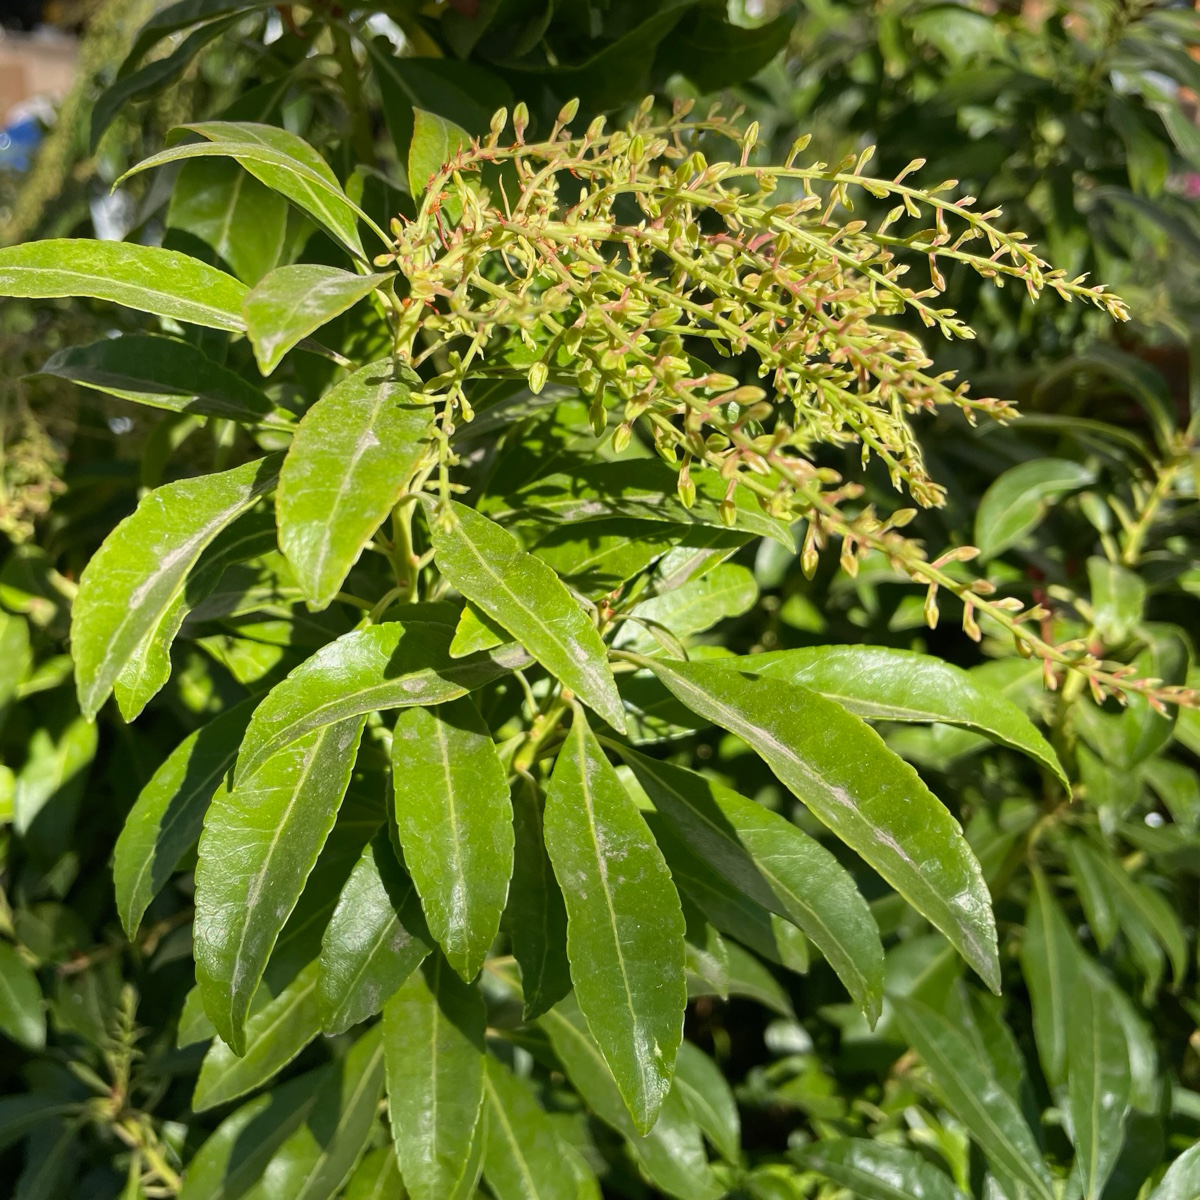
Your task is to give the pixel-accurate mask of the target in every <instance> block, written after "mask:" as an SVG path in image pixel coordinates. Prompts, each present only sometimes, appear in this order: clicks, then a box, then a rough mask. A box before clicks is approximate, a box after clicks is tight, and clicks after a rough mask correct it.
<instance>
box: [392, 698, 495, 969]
mask: <svg viewBox="0 0 1200 1200" xmlns="http://www.w3.org/2000/svg"><path fill="white" fill-rule="evenodd" d="M392 769H393V790H394V793H395V800H396V830H397V833H398V835H399V838H400V846H401V848H402V850H403V851H404V862H405V865H406V866H407V868H408V871H409V873H410V874H411V875H412V878H413V882H414V883H415V884H416V888H417V892H418V894H419V895H420V897H421V906H422V908H423V909H424V911H425V917H426V920H427V921H428V922H429V931H430V933H431V934H432V935H433V937H434V938H435V940H436V941H437V943H438V945H440V946H441V947H442V951H443V953H444V954H445V955H446V960H447V961H448V962H449V963H450V965H451V966H452V967H453V968H454V969H455V970H456V971H457V972H458V973H459V974H460V975H461V976H462V977H463V979H467V980H470V979H473V978H474V977H475V975H476V974H478V972H479V969H480V967H482V966H483V960H484V958H485V957H486V956H487V952H488V950H489V949H490V947H491V945H492V942H493V941H495V939H496V934H497V933H498V932H499V929H500V916H501V914H502V913H503V912H504V903H505V900H506V898H507V896H508V883H509V879H510V878H511V877H512V870H513V811H512V804H511V802H510V800H509V794H508V777H507V772H506V771H505V769H504V764H503V763H502V762H501V761H500V756H499V754H498V753H497V751H496V746H495V743H494V742H493V741H492V735H491V733H490V731H489V730H488V727H487V724H486V722H485V721H484V720H483V718H482V717H481V716H480V715H479V712H478V710H477V709H476V708H475V705H474V704H473V703H472V701H471V698H470V697H469V696H463V697H460V698H459V699H457V700H450V701H447V702H446V703H444V704H440V705H438V706H437V707H436V708H415V707H414V708H408V709H405V710H404V711H403V712H401V713H400V715H399V717H398V718H397V720H396V725H395V729H394V730H393V732H392Z"/></svg>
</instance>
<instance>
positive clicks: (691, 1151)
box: [538, 996, 725, 1200]
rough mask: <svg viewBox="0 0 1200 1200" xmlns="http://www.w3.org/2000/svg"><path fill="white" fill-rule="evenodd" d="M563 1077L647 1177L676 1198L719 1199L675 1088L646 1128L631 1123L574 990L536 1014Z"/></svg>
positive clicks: (694, 1128) (699, 1140)
mask: <svg viewBox="0 0 1200 1200" xmlns="http://www.w3.org/2000/svg"><path fill="white" fill-rule="evenodd" d="M538 1024H539V1025H540V1026H541V1027H542V1029H544V1030H545V1032H546V1035H547V1036H548V1037H549V1038H550V1044H551V1046H552V1047H553V1048H554V1055H555V1057H556V1058H557V1059H558V1061H559V1062H560V1063H561V1064H562V1068H563V1070H564V1071H565V1072H566V1075H567V1078H568V1079H569V1080H570V1081H571V1083H572V1085H573V1086H574V1088H575V1090H576V1091H577V1092H578V1093H579V1094H580V1096H582V1097H583V1099H584V1102H585V1103H586V1104H587V1106H588V1108H589V1109H590V1110H591V1111H592V1112H593V1113H595V1114H596V1116H597V1117H599V1118H600V1120H601V1121H603V1122H604V1123H605V1124H606V1125H608V1126H610V1127H611V1128H613V1129H615V1130H616V1131H617V1132H618V1133H619V1134H621V1136H622V1137H623V1138H624V1139H625V1141H626V1143H627V1145H628V1146H629V1149H630V1151H631V1152H632V1153H633V1156H634V1159H635V1160H636V1161H637V1164H638V1166H639V1167H640V1168H641V1170H642V1171H643V1173H644V1174H645V1175H646V1177H647V1178H648V1179H649V1180H650V1182H651V1183H652V1184H653V1185H654V1186H655V1187H656V1188H658V1189H659V1190H661V1191H664V1192H666V1193H667V1195H669V1196H675V1197H677V1198H678V1200H717V1197H719V1196H722V1195H724V1194H725V1193H724V1189H722V1188H721V1186H720V1185H719V1184H718V1183H717V1181H716V1179H715V1178H714V1177H713V1173H712V1170H711V1168H710V1167H709V1165H708V1157H707V1155H706V1154H705V1153H704V1142H703V1140H702V1138H701V1134H700V1129H699V1127H698V1126H697V1125H696V1123H695V1122H694V1121H693V1120H692V1118H691V1115H690V1114H689V1113H688V1111H687V1107H686V1105H685V1104H684V1103H683V1100H682V1099H681V1098H680V1096H679V1094H678V1093H677V1092H675V1091H672V1092H671V1093H669V1094H668V1096H667V1098H666V1100H665V1101H664V1103H663V1106H662V1108H661V1110H660V1111H659V1114H658V1120H657V1121H656V1122H655V1123H654V1127H653V1128H652V1129H651V1130H649V1132H647V1133H645V1134H643V1133H641V1132H640V1131H639V1130H638V1129H636V1128H635V1127H634V1124H633V1121H632V1120H631V1119H630V1116H629V1110H628V1109H627V1108H626V1107H625V1103H624V1099H623V1097H622V1095H621V1091H620V1089H619V1088H618V1087H617V1084H616V1081H615V1080H614V1079H613V1076H612V1072H611V1071H610V1070H609V1069H608V1064H607V1063H606V1062H605V1060H604V1056H603V1055H602V1054H601V1053H600V1048H599V1047H598V1046H597V1045H596V1043H595V1041H594V1040H593V1038H592V1036H591V1034H590V1033H589V1032H588V1025H587V1022H586V1021H585V1019H584V1016H583V1013H581V1012H580V1011H579V1005H578V1004H577V1003H576V1001H575V997H574V996H568V997H567V998H566V999H565V1000H564V1001H562V1003H560V1004H556V1005H555V1006H554V1007H553V1008H552V1009H551V1010H550V1011H549V1012H548V1013H545V1014H544V1015H543V1016H541V1017H539V1018H538Z"/></svg>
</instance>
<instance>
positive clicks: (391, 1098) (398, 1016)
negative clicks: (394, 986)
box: [383, 954, 486, 1200]
mask: <svg viewBox="0 0 1200 1200" xmlns="http://www.w3.org/2000/svg"><path fill="white" fill-rule="evenodd" d="M485 1020H486V1014H485V1011H484V1004H483V998H482V996H481V995H480V994H479V992H478V991H477V990H476V989H475V988H473V987H471V986H469V985H468V984H465V983H463V981H462V980H461V979H459V978H458V976H457V975H456V974H455V973H454V971H453V970H451V968H450V966H449V964H448V963H447V962H446V961H445V960H444V959H443V958H442V957H441V955H440V954H435V955H433V956H432V957H431V958H430V959H429V960H428V961H427V962H426V964H425V965H424V966H423V967H422V969H421V970H419V971H414V972H413V973H412V975H410V976H409V977H408V979H407V980H406V981H405V983H404V985H403V986H402V987H401V988H400V990H399V991H398V992H396V994H395V995H394V996H393V997H392V998H391V999H390V1000H389V1001H388V1002H387V1004H386V1006H385V1007H384V1010H383V1044H384V1054H385V1057H386V1061H387V1091H388V1112H389V1114H390V1117H391V1122H392V1137H393V1138H394V1139H395V1142H396V1153H397V1154H398V1156H399V1158H400V1173H401V1174H402V1175H403V1177H404V1183H405V1186H406V1187H407V1188H408V1191H409V1194H410V1195H411V1196H412V1200H445V1198H446V1197H449V1196H457V1195H459V1194H461V1193H460V1191H459V1187H460V1185H461V1184H462V1183H463V1181H464V1178H465V1177H466V1176H467V1175H469V1174H470V1173H472V1171H473V1170H475V1169H477V1166H473V1164H472V1163H471V1155H472V1151H473V1150H474V1153H475V1158H476V1164H477V1163H478V1158H479V1155H480V1154H481V1151H482V1146H479V1147H478V1148H476V1147H475V1146H474V1143H475V1141H476V1135H477V1131H478V1127H479V1124H480V1115H481V1110H482V1107H483V1093H484V1088H483V1079H484V1069H485V1063H484V1048H483V1031H484V1024H485ZM471 1182H472V1184H473V1180H472V1181H471Z"/></svg>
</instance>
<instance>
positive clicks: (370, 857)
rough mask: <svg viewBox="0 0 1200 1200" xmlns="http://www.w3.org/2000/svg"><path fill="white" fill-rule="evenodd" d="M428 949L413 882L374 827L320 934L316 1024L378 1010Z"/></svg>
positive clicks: (326, 1025)
mask: <svg viewBox="0 0 1200 1200" xmlns="http://www.w3.org/2000/svg"><path fill="white" fill-rule="evenodd" d="M431 948H432V938H431V937H430V936H429V932H428V930H427V929H426V928H425V922H424V920H423V918H422V917H421V912H420V906H419V904H418V902H417V897H416V888H415V887H414V886H413V882H412V880H411V879H410V878H409V877H408V876H407V875H406V874H405V872H404V870H403V868H402V867H401V866H400V864H399V863H398V862H396V856H395V854H394V853H393V851H392V846H391V839H390V838H389V836H388V833H387V831H386V830H382V831H380V832H379V833H378V834H376V835H375V837H374V838H373V839H372V841H371V842H370V843H369V844H368V846H367V848H366V849H365V850H364V851H363V854H362V858H360V859H359V860H358V862H357V863H356V864H355V866H354V870H353V871H352V872H351V874H350V878H349V879H348V880H347V881H346V885H345V887H343V888H342V892H341V896H340V897H339V898H338V903H337V907H336V908H335V909H334V910H333V916H332V917H330V919H329V924H328V926H327V927H326V929H325V935H324V937H323V938H322V940H321V959H320V966H321V971H320V978H319V980H318V984H317V1002H318V1005H319V1007H320V1014H321V1028H322V1030H323V1031H324V1032H325V1033H327V1034H332V1033H345V1031H346V1030H347V1029H349V1028H350V1027H351V1026H352V1025H357V1024H358V1023H359V1022H360V1021H365V1020H366V1019H367V1018H368V1017H372V1016H374V1015H375V1014H376V1013H377V1012H380V1011H381V1010H382V1009H383V1006H384V1004H386V1003H387V1000H388V998H389V997H390V996H391V995H393V993H395V991H396V989H397V988H398V987H400V985H401V984H402V983H403V982H404V981H405V980H406V979H407V978H408V977H409V976H410V975H411V974H412V973H413V971H415V970H416V969H417V967H419V966H420V965H421V963H422V961H423V960H424V959H425V956H426V955H427V954H428V953H429V951H430V949H431Z"/></svg>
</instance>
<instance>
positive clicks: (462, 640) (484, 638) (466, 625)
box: [450, 603, 508, 658]
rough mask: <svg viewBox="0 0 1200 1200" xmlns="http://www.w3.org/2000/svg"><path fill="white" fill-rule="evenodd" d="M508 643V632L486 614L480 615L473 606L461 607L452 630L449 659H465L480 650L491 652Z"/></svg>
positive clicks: (465, 605) (468, 604)
mask: <svg viewBox="0 0 1200 1200" xmlns="http://www.w3.org/2000/svg"><path fill="white" fill-rule="evenodd" d="M507 641H508V630H507V629H505V628H504V626H503V625H498V624H496V622H495V621H493V620H492V618H491V617H489V616H488V615H487V613H482V612H480V611H479V609H477V608H476V607H475V606H474V605H473V604H470V603H467V604H464V605H463V609H462V615H461V616H460V617H459V618H458V625H457V626H456V627H455V630H454V641H452V642H451V643H450V657H451V658H466V656H467V655H468V654H475V653H477V652H478V651H480V650H492V649H494V648H495V647H496V646H502V645H504V643H505V642H507Z"/></svg>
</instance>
